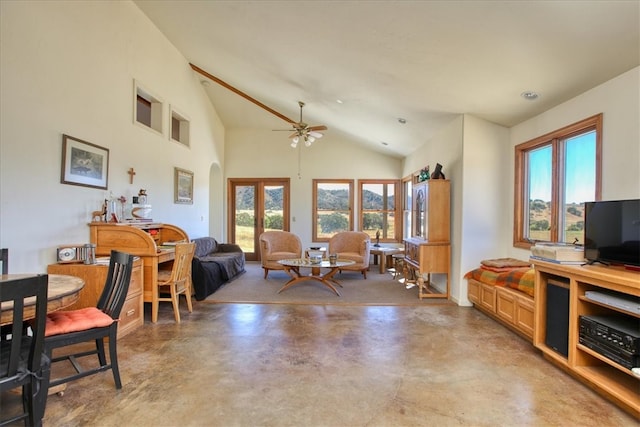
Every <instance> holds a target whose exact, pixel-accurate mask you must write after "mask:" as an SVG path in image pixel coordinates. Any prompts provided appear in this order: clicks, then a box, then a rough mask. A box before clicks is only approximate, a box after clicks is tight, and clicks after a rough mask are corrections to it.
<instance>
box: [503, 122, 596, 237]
mask: <svg viewBox="0 0 640 427" xmlns="http://www.w3.org/2000/svg"><path fill="white" fill-rule="evenodd" d="M601 140H602V114H598V115H596V116H593V117H590V118H588V119H585V120H582V121H580V122H578V123H574V124H572V125H569V126H567V127H564V128H562V129H559V130H557V131H555V132H552V133H550V134H547V135H544V136H542V137H539V138H536V139H534V140H531V141H528V142H525V143H523V144H520V145H518V146H516V149H515V156H516V159H515V165H516V173H515V176H516V194H515V221H514V224H515V232H514V245H515V246H517V247H523V248H528V247H530V246H531V245H532V244H533V243H534V242H537V241H544V242H560V243H577V244H584V203H585V202H588V201H593V200H599V199H600V195H601V161H600V159H601V152H602V142H601Z"/></svg>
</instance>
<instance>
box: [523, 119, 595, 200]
mask: <svg viewBox="0 0 640 427" xmlns="http://www.w3.org/2000/svg"><path fill="white" fill-rule="evenodd" d="M565 142H566V145H565V150H566V160H565V167H566V170H565V188H564V191H565V200H566V202H567V203H584V202H588V201H592V200H594V199H595V185H596V180H595V175H596V170H595V169H596V133H595V131H592V132H588V133H585V134H582V135H579V136H576V137H573V138H569V139H567V140H566V141H565ZM551 154H552V151H551V146H550V145H548V146H545V147H542V148H539V149H536V150H532V151H531V152H529V171H530V172H529V185H530V187H529V191H530V193H529V196H530V197H529V198H530V199H532V200H536V199H539V200H543V201H545V202H549V201H551V181H552V175H551Z"/></svg>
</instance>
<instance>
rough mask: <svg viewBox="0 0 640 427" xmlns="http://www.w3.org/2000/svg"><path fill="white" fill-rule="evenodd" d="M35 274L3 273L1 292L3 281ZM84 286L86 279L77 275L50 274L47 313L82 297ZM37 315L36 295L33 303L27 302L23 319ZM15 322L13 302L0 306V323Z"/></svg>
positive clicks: (0, 281)
mask: <svg viewBox="0 0 640 427" xmlns="http://www.w3.org/2000/svg"><path fill="white" fill-rule="evenodd" d="M33 276H35V274H3V275H1V276H0V293H1V292H2V283H4V282H6V281H9V280H15V279H22V278H26V277H33ZM83 287H84V280H82V279H81V278H79V277H75V276H68V275H65V274H49V286H48V290H47V313H51V312H53V311H58V310H61V309H63V308H65V307H68V306H70V305H71V304H73V303H74V302H76V301H77V300H78V298H79V297H80V291H81V290H82V288H83ZM34 317H35V297H32V301H31V303H29V302H27V303H26V304H25V309H24V315H23V320H29V319H33V318H34ZM11 322H13V302H7V303H3V304H2V306H1V307H0V325H7V324H10V323H11Z"/></svg>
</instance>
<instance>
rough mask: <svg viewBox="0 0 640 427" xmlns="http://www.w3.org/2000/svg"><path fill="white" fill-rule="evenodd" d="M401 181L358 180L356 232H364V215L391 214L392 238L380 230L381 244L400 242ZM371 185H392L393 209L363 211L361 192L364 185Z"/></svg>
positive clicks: (373, 237) (372, 237) (372, 238)
mask: <svg viewBox="0 0 640 427" xmlns="http://www.w3.org/2000/svg"><path fill="white" fill-rule="evenodd" d="M400 183H401V180H399V179H361V180H358V221H359V222H358V230H360V231H364V232H365V233H366V231H365V230H364V215H365V213H373V212H375V213H380V212H382V213H385V212H386V213H387V215H388V214H390V213H393V215H394V221H395V224H394V227H393V236H385V234H386V231H385V230H382V234H381V236H380V241H381V242H386V243H391V242H398V241H400V240H399V238H400V236H401V235H402V203H403V200H404V198H403V195H402V187H401V185H400ZM371 184H381V185H384V186H386V185H389V184H393V191H394V195H393V197H394V204H395V207H394V208H393V209H365V208H364V201H363V192H364V186H365V185H371ZM374 239H375V233H374V235H373V236H371V240H374Z"/></svg>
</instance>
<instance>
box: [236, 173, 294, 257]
mask: <svg viewBox="0 0 640 427" xmlns="http://www.w3.org/2000/svg"><path fill="white" fill-rule="evenodd" d="M227 194H228V195H229V204H228V205H229V214H228V218H229V228H228V229H229V239H230V241H231V242H233V243H235V244H237V245H240V247H241V248H242V250H243V252H244V254H245V258H246V259H247V261H259V260H260V242H259V241H258V239H259V238H260V234H262V233H263V232H264V231H269V230H284V231H289V178H229V182H228V192H227Z"/></svg>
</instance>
